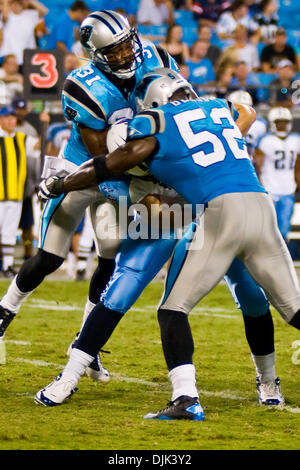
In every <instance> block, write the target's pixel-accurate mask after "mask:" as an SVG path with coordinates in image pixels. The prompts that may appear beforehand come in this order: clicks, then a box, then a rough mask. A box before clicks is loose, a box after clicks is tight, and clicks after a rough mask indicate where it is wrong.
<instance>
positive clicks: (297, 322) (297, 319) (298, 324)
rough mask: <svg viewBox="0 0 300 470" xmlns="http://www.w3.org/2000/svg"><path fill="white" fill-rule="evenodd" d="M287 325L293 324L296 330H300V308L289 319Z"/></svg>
mask: <svg viewBox="0 0 300 470" xmlns="http://www.w3.org/2000/svg"><path fill="white" fill-rule="evenodd" d="M289 325H292V326H294V327H295V328H297V330H300V310H298V312H297V313H296V314H295V315H294V316H293V318H292V319H291V321H289Z"/></svg>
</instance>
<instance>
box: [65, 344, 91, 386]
mask: <svg viewBox="0 0 300 470" xmlns="http://www.w3.org/2000/svg"><path fill="white" fill-rule="evenodd" d="M93 359H94V358H93V356H90V355H89V354H87V353H85V352H84V351H81V350H80V349H77V348H73V349H72V351H71V354H70V358H69V360H68V363H67V365H66V367H65V368H64V370H63V375H67V376H69V377H72V378H74V382H76V384H77V383H78V382H79V379H80V377H81V376H82V375H83V374H84V371H85V369H86V367H87V366H89V365H90V363H91V362H92V361H93Z"/></svg>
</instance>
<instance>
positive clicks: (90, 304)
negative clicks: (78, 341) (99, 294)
mask: <svg viewBox="0 0 300 470" xmlns="http://www.w3.org/2000/svg"><path fill="white" fill-rule="evenodd" d="M95 306H96V304H94V303H93V302H91V301H90V300H89V298H87V300H86V304H85V307H84V312H83V317H82V324H81V330H82V328H83V325H84V324H85V322H86V319H87V317H88V316H89V314H90V313H91V311H92V310H93V308H94V307H95Z"/></svg>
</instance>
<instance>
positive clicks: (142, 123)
mask: <svg viewBox="0 0 300 470" xmlns="http://www.w3.org/2000/svg"><path fill="white" fill-rule="evenodd" d="M165 127H166V123H165V116H164V112H163V111H162V110H161V109H151V110H147V111H143V112H142V113H140V114H137V115H136V116H135V117H134V119H133V120H132V121H131V122H130V124H129V126H128V140H131V139H141V138H143V137H147V136H150V135H155V134H159V133H162V132H163V131H164V130H165Z"/></svg>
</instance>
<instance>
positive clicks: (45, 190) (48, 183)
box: [38, 176, 64, 202]
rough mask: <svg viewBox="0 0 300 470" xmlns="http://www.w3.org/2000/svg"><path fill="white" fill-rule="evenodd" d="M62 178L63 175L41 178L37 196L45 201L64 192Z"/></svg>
mask: <svg viewBox="0 0 300 470" xmlns="http://www.w3.org/2000/svg"><path fill="white" fill-rule="evenodd" d="M63 180H64V177H63V176H50V177H49V178H46V179H45V180H43V181H42V182H41V183H40V185H39V192H38V198H39V199H40V200H41V201H43V202H45V201H48V200H49V199H54V198H55V197H59V196H60V195H61V194H63V193H64V184H63Z"/></svg>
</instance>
